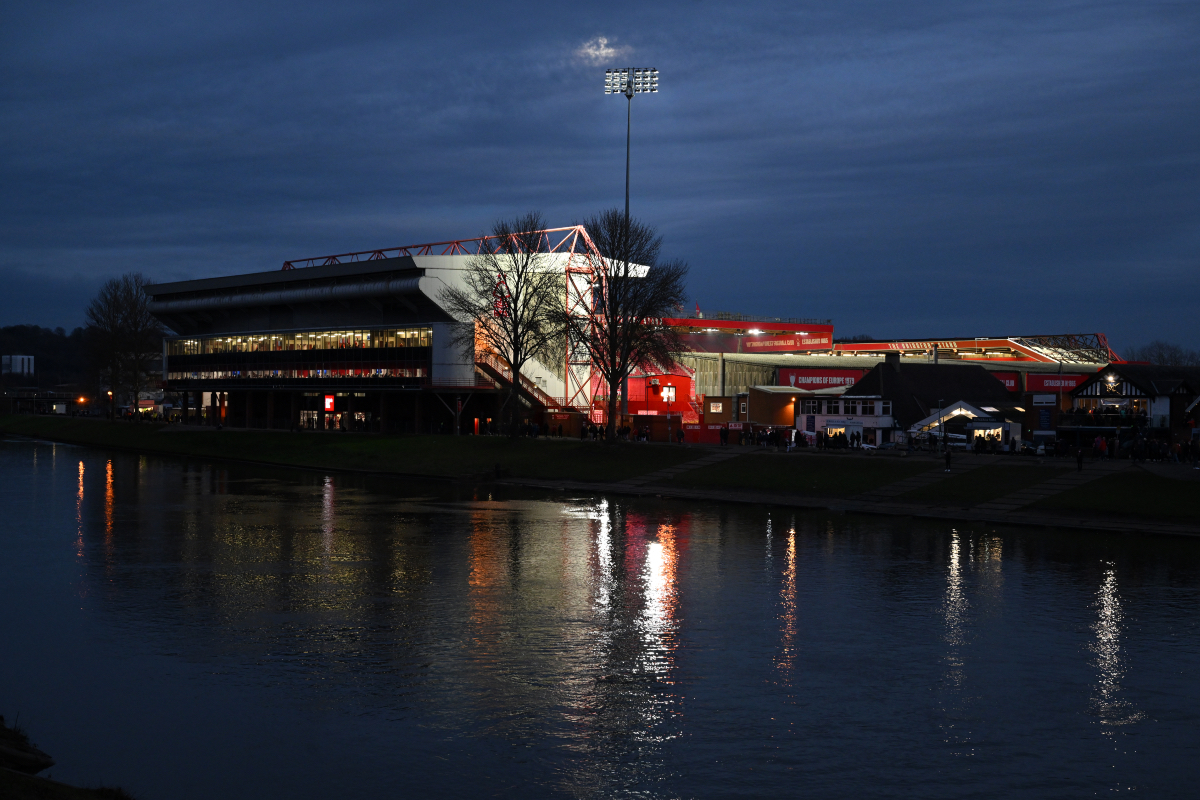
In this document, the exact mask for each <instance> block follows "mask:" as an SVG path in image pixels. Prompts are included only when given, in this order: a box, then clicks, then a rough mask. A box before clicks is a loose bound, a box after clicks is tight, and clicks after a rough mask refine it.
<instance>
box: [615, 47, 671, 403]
mask: <svg viewBox="0 0 1200 800" xmlns="http://www.w3.org/2000/svg"><path fill="white" fill-rule="evenodd" d="M657 92H658V70H657V69H654V68H653V67H625V68H624V69H606V70H604V93H605V94H615V95H625V100H626V101H627V102H626V107H625V271H626V273H628V271H629V142H630V131H631V130H632V128H633V96H634V95H635V94H647V93H657ZM621 416H622V417H627V416H629V376H628V375H626V376H625V377H624V378H622V379H621Z"/></svg>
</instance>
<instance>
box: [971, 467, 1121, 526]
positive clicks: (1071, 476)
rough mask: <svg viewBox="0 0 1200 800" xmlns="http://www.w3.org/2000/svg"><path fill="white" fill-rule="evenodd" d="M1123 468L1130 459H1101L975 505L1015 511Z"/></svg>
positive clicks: (998, 510)
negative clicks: (1080, 469) (1081, 469)
mask: <svg viewBox="0 0 1200 800" xmlns="http://www.w3.org/2000/svg"><path fill="white" fill-rule="evenodd" d="M1123 469H1129V462H1128V461H1099V462H1092V463H1088V464H1087V465H1085V467H1084V469H1083V471H1082V472H1079V471H1076V472H1067V473H1065V474H1063V475H1059V476H1058V477H1056V478H1051V479H1050V480H1048V481H1042V482H1041V483H1038V484H1035V485H1033V486H1029V487H1026V488H1024V489H1021V490H1020V491H1017V492H1013V493H1012V494H1006V495H1004V496H1003V497H997V498H996V499H995V500H988V501H987V502H986V503H980V504H979V505H977V506H975V507H974V508H975V510H976V511H985V512H1001V513H1005V512H1008V511H1015V510H1016V509H1018V508H1024V507H1025V506H1028V505H1032V504H1034V503H1036V502H1037V501H1039V500H1044V499H1045V498H1047V497H1050V496H1052V495H1056V494H1059V493H1060V492H1065V491H1067V490H1068V489H1074V488H1075V487H1076V486H1082V485H1083V484H1085V483H1090V482H1091V481H1094V480H1096V479H1097V478H1103V477H1104V476H1105V475H1112V474H1113V473H1114V472H1120V471H1121V470H1123Z"/></svg>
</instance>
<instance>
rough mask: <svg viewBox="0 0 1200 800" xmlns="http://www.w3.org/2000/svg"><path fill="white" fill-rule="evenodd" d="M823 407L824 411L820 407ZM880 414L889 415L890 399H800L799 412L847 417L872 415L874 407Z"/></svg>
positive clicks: (873, 414) (890, 408)
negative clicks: (843, 415)
mask: <svg viewBox="0 0 1200 800" xmlns="http://www.w3.org/2000/svg"><path fill="white" fill-rule="evenodd" d="M822 408H824V411H822V410H821V409H822ZM876 408H878V409H879V414H880V415H881V416H885V417H887V416H891V413H892V401H891V400H880V401H878V403H877V402H876V401H874V400H849V399H843V398H840V397H835V398H830V399H825V400H801V401H800V413H801V414H845V415H846V416H848V417H873V416H875V413H876V412H875V409H876Z"/></svg>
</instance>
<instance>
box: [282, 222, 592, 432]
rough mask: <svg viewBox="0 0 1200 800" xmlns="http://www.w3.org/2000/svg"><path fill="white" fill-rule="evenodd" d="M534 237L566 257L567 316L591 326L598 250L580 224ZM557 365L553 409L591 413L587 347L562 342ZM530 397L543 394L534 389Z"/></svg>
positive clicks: (445, 248) (290, 264)
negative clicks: (558, 389) (559, 395)
mask: <svg viewBox="0 0 1200 800" xmlns="http://www.w3.org/2000/svg"><path fill="white" fill-rule="evenodd" d="M534 233H538V234H540V236H539V237H538V242H539V252H543V253H548V254H560V255H565V256H566V264H565V265H564V268H563V269H564V273H565V277H566V299H565V302H566V309H567V313H568V314H572V315H578V316H586V317H588V318H590V319H591V324H592V325H593V326H594V325H595V324H596V321H595V317H594V315H593V314H592V308H591V298H592V290H593V284H594V283H595V281H596V270H595V268H594V266H593V264H594V262H593V259H597V260H603V258H604V256H602V255H600V251H599V250H598V249H597V248H596V245H595V243H594V242H593V241H592V239H591V237H590V236H588V233H587V231H586V230H584V227H583V226H582V225H572V226H570V227H566V228H547V229H545V230H542V231H534ZM517 235H524V234H514V238H515V236H517ZM500 248H501V242H500V237H497V236H476V237H474V238H471V239H452V240H450V241H445V242H429V243H427V244H410V245H402V246H399V247H385V248H383V249H380V250H361V251H359V252H356V253H338V254H337V255H332V256H316V257H314V258H296V259H292V260H291V261H284V262H283V267H282V268H283V269H285V270H289V269H297V268H303V267H315V266H325V265H328V264H342V263H354V262H356V261H380V260H383V259H385V258H398V257H400V256H472V255H480V254H482V253H485V252H488V253H499V252H500ZM601 274H603V271H601ZM488 366H489V367H493V366H494V365H490V364H489V365H488ZM563 367H564V376H563V386H564V387H565V390H566V396H565V397H564V398H563V402H562V403H561V404H558V405H559V407H560V408H576V409H579V410H583V409H588V411H589V413H591V410H592V402H591V398H592V393H593V389H594V384H595V370H594V368H593V366H592V361H591V358H590V356H589V355H588V352H587V348H586V347H583V346H581V345H579V344H578V343H572V342H569V341H568V342H567V347H566V356H565V359H564V364H563ZM489 371H490V370H489ZM525 384H526V381H525V380H524V379H522V386H524V385H525ZM536 394H544V393H541V392H540V391H539V393H535V395H536ZM548 397H549V396H548V395H547V396H546V397H545V398H543V397H539V398H538V399H539V400H540V401H541V402H543V403H545V402H546V399H548Z"/></svg>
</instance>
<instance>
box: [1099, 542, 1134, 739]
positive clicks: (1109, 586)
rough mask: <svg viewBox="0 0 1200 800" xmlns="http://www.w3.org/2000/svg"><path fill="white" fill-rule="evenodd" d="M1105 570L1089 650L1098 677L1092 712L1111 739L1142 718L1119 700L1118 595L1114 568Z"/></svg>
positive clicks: (1121, 675) (1121, 672)
mask: <svg viewBox="0 0 1200 800" xmlns="http://www.w3.org/2000/svg"><path fill="white" fill-rule="evenodd" d="M1105 566H1106V569H1105V570H1104V575H1103V578H1102V580H1101V582H1100V588H1099V590H1097V592H1096V603H1095V607H1096V624H1095V625H1094V626H1093V630H1095V632H1096V640H1095V642H1094V643H1093V644H1092V647H1091V649H1092V652H1093V653H1095V656H1096V659H1095V665H1096V673H1097V680H1096V689H1095V692H1094V693H1093V695H1092V710H1093V713H1094V714H1096V716H1098V717H1099V718H1100V722H1101V724H1102V725H1103V726H1104V733H1105V735H1106V736H1112V735H1113V734H1114V732H1115V730H1114V729H1115V727H1116V726H1122V725H1131V724H1133V723H1135V722H1138V721H1140V720H1142V719H1143V717H1144V715H1143V714H1142V712H1141V711H1139V710H1138V709H1137V708H1136V707H1135V706H1134V705H1133V704H1132V703H1130V702H1129V701H1128V700H1126V699H1125V698H1124V697H1122V696H1121V680H1122V678H1124V676H1125V665H1124V663H1123V659H1122V655H1121V628H1122V624H1123V614H1122V610H1121V595H1120V591H1119V587H1118V586H1117V571H1116V569H1115V568H1114V565H1113V564H1111V563H1109V564H1106V565H1105Z"/></svg>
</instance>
